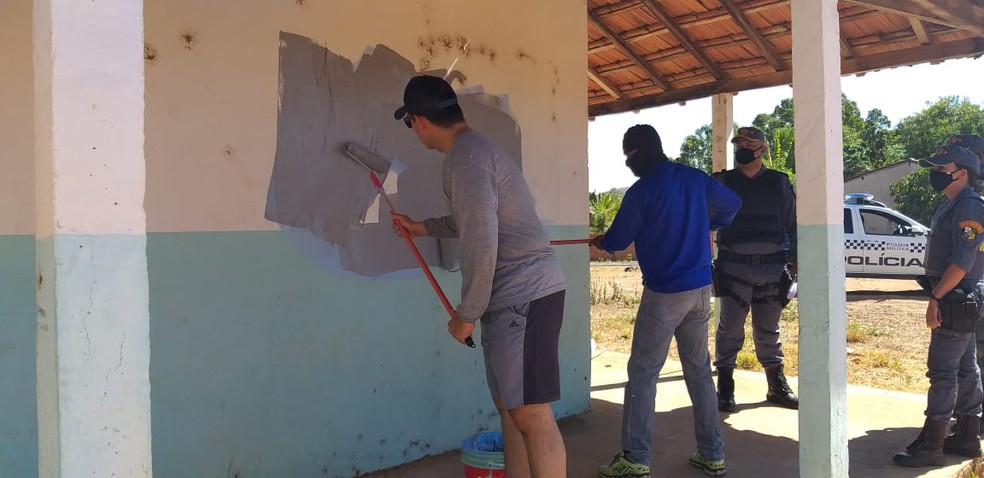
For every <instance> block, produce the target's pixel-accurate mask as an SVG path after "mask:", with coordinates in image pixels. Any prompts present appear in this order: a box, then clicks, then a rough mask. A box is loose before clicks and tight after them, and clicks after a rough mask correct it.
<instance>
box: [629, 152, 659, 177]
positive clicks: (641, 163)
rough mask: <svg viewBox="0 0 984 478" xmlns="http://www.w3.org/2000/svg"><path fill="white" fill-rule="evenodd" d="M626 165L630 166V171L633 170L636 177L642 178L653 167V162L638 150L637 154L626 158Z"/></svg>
mask: <svg viewBox="0 0 984 478" xmlns="http://www.w3.org/2000/svg"><path fill="white" fill-rule="evenodd" d="M625 165H626V166H628V167H629V171H632V174H633V175H635V177H637V178H641V177H643V176H644V175H645V174H646V173H647V172H649V169H650V168H652V167H653V162H652V161H648V160H646V159H644V156H643V155H642V154H639V151H636V152H635V154H633V155H632V156H629V157H628V158H626V159H625Z"/></svg>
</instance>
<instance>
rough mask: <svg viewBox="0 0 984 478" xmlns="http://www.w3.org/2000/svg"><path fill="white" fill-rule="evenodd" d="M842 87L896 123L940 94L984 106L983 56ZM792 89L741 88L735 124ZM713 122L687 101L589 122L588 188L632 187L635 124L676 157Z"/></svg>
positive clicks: (702, 105)
mask: <svg viewBox="0 0 984 478" xmlns="http://www.w3.org/2000/svg"><path fill="white" fill-rule="evenodd" d="M841 90H842V91H843V92H844V93H845V94H847V97H848V98H850V99H851V100H853V101H855V102H856V103H857V104H858V108H860V109H861V115H862V116H864V115H865V114H867V113H868V111H869V110H872V109H874V108H879V109H881V110H882V112H883V113H884V114H885V116H887V117H888V119H889V120H891V121H892V126H893V127H894V126H895V125H896V123H898V121H899V120H901V119H902V118H905V117H906V116H909V115H911V114H913V113H915V112H917V111H919V110H921V109H923V108H925V107H926V105H927V104H931V103H933V102H935V101H936V100H938V99H939V98H940V97H943V96H949V95H957V96H962V97H967V98H969V99H970V101H973V102H974V103H978V104H984V58H978V59H976V60H975V59H969V58H968V59H960V60H948V61H945V62H943V63H940V64H936V65H930V64H922V65H916V66H908V67H899V68H893V69H890V70H882V71H877V72H871V73H867V74H865V75H864V76H860V77H858V76H848V77H844V78H841ZM792 96H793V89H792V88H791V87H789V86H777V87H773V88H765V89H761V90H750V91H742V92H740V93H739V94H737V95H735V98H734V121H735V125H737V126H743V125H747V124H749V123H751V122H752V120H753V119H754V118H755V116H756V115H758V114H759V113H772V110H773V109H775V107H776V105H778V104H779V102H780V101H782V100H783V99H784V98H791V97H792ZM710 122H711V100H710V99H709V98H704V99H700V100H695V101H688V102H687V103H686V104H685V105H682V106H681V105H668V106H661V107H659V108H651V109H648V110H643V111H640V112H639V113H622V114H617V115H607V116H602V117H599V118H596V119H595V120H594V121H591V122H589V123H588V190H590V191H608V190H609V189H611V188H620V187H625V186H629V185H631V184H632V182H633V181H635V177H633V176H632V173H630V172H629V170H628V168H626V167H625V165H624V161H625V158H624V157H623V156H622V134H623V133H625V130H626V129H628V128H629V127H630V126H632V125H635V124H640V123H642V124H650V125H652V126H653V127H654V128H656V131H659V134H660V137H661V138H662V140H663V149H664V151H665V152H666V154H667V155H668V156H670V157H672V158H675V157H677V156H678V155H679V154H680V144H682V143H683V139H684V138H685V137H686V136H687V135H690V134H693V133H694V131H696V130H697V128H700V127H701V126H703V125H705V124H709V123H710Z"/></svg>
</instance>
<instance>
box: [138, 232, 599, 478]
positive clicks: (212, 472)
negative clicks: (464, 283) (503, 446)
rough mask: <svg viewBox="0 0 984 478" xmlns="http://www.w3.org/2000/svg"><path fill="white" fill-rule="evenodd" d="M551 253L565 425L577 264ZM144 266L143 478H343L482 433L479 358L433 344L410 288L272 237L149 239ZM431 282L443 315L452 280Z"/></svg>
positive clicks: (579, 286)
mask: <svg viewBox="0 0 984 478" xmlns="http://www.w3.org/2000/svg"><path fill="white" fill-rule="evenodd" d="M584 231H585V228H584V227H573V226H572V227H553V228H550V232H551V235H552V236H554V237H558V238H559V237H564V238H571V237H582V236H583V235H584ZM557 250H558V253H559V254H560V257H561V260H562V262H563V264H564V267H565V272H566V274H567V279H568V294H567V313H566V314H565V323H564V327H563V331H562V337H561V366H562V387H563V398H562V400H561V401H559V402H557V403H556V404H555V411H556V412H557V414H558V415H559V416H567V415H571V414H575V413H580V412H583V411H586V410H587V409H588V406H589V404H588V400H589V373H590V372H589V370H590V357H589V355H590V353H589V347H590V345H589V341H590V334H589V319H588V267H587V259H588V251H587V246H583V245H582V246H562V247H559V248H558V249H557ZM147 252H148V270H149V274H150V310H151V366H150V368H151V370H150V372H151V394H152V413H153V447H154V448H153V450H154V476H155V478H171V477H187V476H234V475H235V474H236V473H237V472H238V473H240V475H241V476H277V477H294V476H297V477H308V476H319V477H321V476H323V477H348V476H353V475H356V474H358V473H365V472H368V471H373V470H377V469H382V468H388V467H391V466H395V465H397V464H400V463H405V462H408V461H412V460H414V459H417V458H420V457H422V456H426V455H430V454H436V453H442V452H445V451H448V450H452V449H455V448H457V447H458V446H459V444H460V441H461V439H462V438H464V437H466V436H468V435H470V434H471V433H474V432H476V431H478V430H481V429H485V428H497V426H498V425H497V417H496V413H495V409H494V407H493V405H492V403H491V400H490V399H489V397H488V389H487V388H486V385H485V373H484V368H483V365H482V355H481V351H480V349H469V348H466V347H464V346H461V345H459V344H457V343H456V342H454V341H452V340H451V338H450V337H449V336H448V335H447V331H446V327H445V325H444V324H445V322H446V321H447V319H446V316H445V315H444V311H443V308H442V307H441V305H440V302H439V301H438V300H437V299H436V297H435V296H434V293H433V291H432V290H431V289H430V287H429V285H428V284H427V281H426V280H425V279H424V277H423V275H420V276H418V277H413V278H406V279H387V280H372V279H359V278H352V277H340V276H336V275H333V274H332V273H330V272H328V271H326V270H323V269H320V268H318V267H317V266H314V265H312V264H311V263H310V262H309V261H308V260H307V259H305V258H304V257H303V255H302V254H301V253H300V252H298V251H297V250H296V249H294V247H293V246H292V245H291V243H290V241H289V240H288V238H287V237H286V236H285V235H284V234H283V233H281V232H277V231H273V232H220V233H169V234H163V233H161V234H149V235H148V245H147ZM434 271H435V274H436V275H437V278H438V281H440V282H441V284H442V286H443V287H444V289H445V290H446V291H447V293H448V296H449V298H450V299H451V301H452V302H454V303H456V302H457V298H458V290H459V289H458V288H459V281H458V275H457V274H452V273H446V272H439V271H438V270H437V269H434ZM476 341H478V337H476Z"/></svg>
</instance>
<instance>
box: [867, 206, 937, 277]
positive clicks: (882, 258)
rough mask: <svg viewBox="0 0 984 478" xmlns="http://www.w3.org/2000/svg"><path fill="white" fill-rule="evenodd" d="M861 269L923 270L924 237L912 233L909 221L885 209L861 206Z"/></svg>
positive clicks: (885, 271) (886, 271) (902, 272)
mask: <svg viewBox="0 0 984 478" xmlns="http://www.w3.org/2000/svg"><path fill="white" fill-rule="evenodd" d="M858 212H859V214H860V216H861V224H860V225H861V228H862V229H863V231H864V234H863V237H862V238H863V240H864V246H863V247H864V273H865V274H885V275H912V276H918V275H922V274H924V273H925V271H924V269H923V263H922V260H923V253H924V252H925V250H926V238H925V237H924V236H919V237H917V236H916V235H915V234H914V233H913V227H912V223H910V222H909V221H907V220H906V219H905V218H903V217H900V216H897V215H895V214H891V213H889V212H887V211H884V210H876V209H869V208H865V207H862V208H860V209H859V210H858Z"/></svg>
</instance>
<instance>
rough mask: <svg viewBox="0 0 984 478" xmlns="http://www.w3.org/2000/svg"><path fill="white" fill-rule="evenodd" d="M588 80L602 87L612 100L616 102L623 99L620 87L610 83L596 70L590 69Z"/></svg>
mask: <svg viewBox="0 0 984 478" xmlns="http://www.w3.org/2000/svg"><path fill="white" fill-rule="evenodd" d="M588 79H590V80H591V81H593V82H595V84H596V85H598V86H600V87H601V89H603V90H605V92H607V93H608V94H609V95H610V96H611V97H612V98H615V99H616V100H620V99H622V94H621V93H619V92H618V87H617V86H615V85H613V84H611V83H609V82H608V80H606V79H605V78H604V77H603V76H601V73H598V71H597V70H595V69H594V68H591V67H588Z"/></svg>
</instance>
